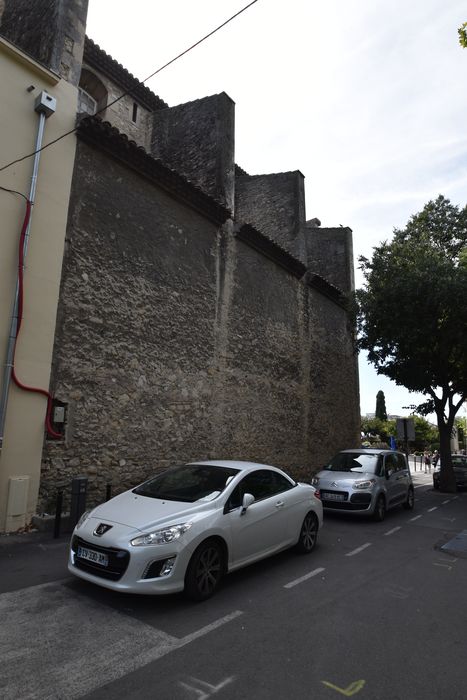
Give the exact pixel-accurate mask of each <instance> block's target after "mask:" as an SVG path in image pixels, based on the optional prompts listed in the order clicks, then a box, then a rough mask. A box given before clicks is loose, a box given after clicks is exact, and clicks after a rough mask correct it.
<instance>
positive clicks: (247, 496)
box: [240, 493, 255, 515]
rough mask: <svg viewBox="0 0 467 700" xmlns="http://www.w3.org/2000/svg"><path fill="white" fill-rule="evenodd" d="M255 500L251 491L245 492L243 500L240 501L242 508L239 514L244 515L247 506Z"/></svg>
mask: <svg viewBox="0 0 467 700" xmlns="http://www.w3.org/2000/svg"><path fill="white" fill-rule="evenodd" d="M254 502H255V497H254V496H253V494H251V493H246V494H245V495H244V496H243V501H242V510H241V513H240V515H245V513H246V511H247V508H249V507H250V506H251V504H252V503H254Z"/></svg>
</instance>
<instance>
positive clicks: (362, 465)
mask: <svg viewBox="0 0 467 700" xmlns="http://www.w3.org/2000/svg"><path fill="white" fill-rule="evenodd" d="M380 464H381V455H375V454H368V453H367V452H358V453H357V452H340V453H339V454H337V455H336V456H335V457H333V458H332V459H331V461H330V462H329V464H328V465H327V466H326V467H324V468H325V469H327V470H329V471H331V472H365V473H370V474H378V473H379V471H380Z"/></svg>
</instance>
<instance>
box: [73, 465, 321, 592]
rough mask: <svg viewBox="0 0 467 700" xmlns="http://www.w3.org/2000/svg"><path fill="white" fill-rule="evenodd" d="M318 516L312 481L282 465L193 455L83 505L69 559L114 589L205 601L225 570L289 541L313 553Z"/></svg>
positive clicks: (76, 571)
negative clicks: (89, 505)
mask: <svg viewBox="0 0 467 700" xmlns="http://www.w3.org/2000/svg"><path fill="white" fill-rule="evenodd" d="M322 522H323V509H322V504H321V501H320V500H319V499H318V498H316V497H315V489H314V487H313V486H310V485H309V484H302V483H297V482H296V481H294V480H293V479H292V478H291V477H289V476H288V475H287V474H286V473H285V472H283V471H281V470H280V469H277V468H275V467H271V466H268V465H265V464H255V463H253V462H236V461H230V460H219V461H217V460H216V461H208V462H195V463H190V464H184V465H181V466H175V467H171V468H170V469H168V470H167V471H164V472H162V473H160V474H158V475H157V476H155V477H153V478H151V479H149V480H148V481H145V482H144V483H143V484H141V485H140V486H137V487H136V488H135V489H132V490H131V491H126V492H125V493H122V494H120V495H119V496H116V497H115V498H112V499H111V500H110V501H108V502H107V503H104V504H102V505H100V506H97V507H96V508H94V509H93V510H91V511H88V512H86V513H84V514H83V516H82V517H81V519H80V521H79V522H78V524H77V525H76V528H75V530H74V532H73V536H72V539H71V546H70V557H69V563H68V568H69V571H70V572H71V573H72V574H75V575H76V576H79V577H81V578H83V579H86V580H87V581H92V582H93V583H96V584H98V585H100V586H105V587H106V588H111V589H113V590H117V591H126V592H129V593H147V594H162V593H174V592H177V591H183V590H184V591H185V593H186V595H187V596H188V597H189V598H191V599H193V600H204V599H206V598H209V596H211V595H212V594H213V593H214V592H215V590H216V589H217V587H218V585H219V583H220V581H221V579H222V576H223V575H224V574H225V573H228V572H230V571H234V570H235V569H239V568H240V567H242V566H246V565H247V564H251V563H253V562H255V561H258V560H259V559H262V558H264V557H268V556H269V555H271V554H275V553H276V552H279V551H281V550H283V549H287V548H288V547H293V546H295V547H296V548H297V549H298V551H300V552H303V553H308V552H311V551H312V549H313V548H314V546H315V544H316V539H317V535H318V530H319V529H320V527H321V526H322Z"/></svg>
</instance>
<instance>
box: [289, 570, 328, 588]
mask: <svg viewBox="0 0 467 700" xmlns="http://www.w3.org/2000/svg"><path fill="white" fill-rule="evenodd" d="M322 571H324V568H321V569H315V570H314V571H310V573H309V574H305V576H301V577H300V578H296V579H295V581H290V583H286V584H285V586H284V588H293V587H294V586H298V584H299V583H302V582H303V581H307V580H308V579H309V578H311V577H312V576H317V575H318V574H320V573H321V572H322Z"/></svg>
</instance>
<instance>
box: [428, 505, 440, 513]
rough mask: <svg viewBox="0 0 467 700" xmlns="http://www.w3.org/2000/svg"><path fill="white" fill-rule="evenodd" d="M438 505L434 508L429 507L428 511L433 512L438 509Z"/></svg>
mask: <svg viewBox="0 0 467 700" xmlns="http://www.w3.org/2000/svg"><path fill="white" fill-rule="evenodd" d="M437 508H438V506H435V507H434V508H428V510H427V513H432V512H433V511H434V510H437Z"/></svg>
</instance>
